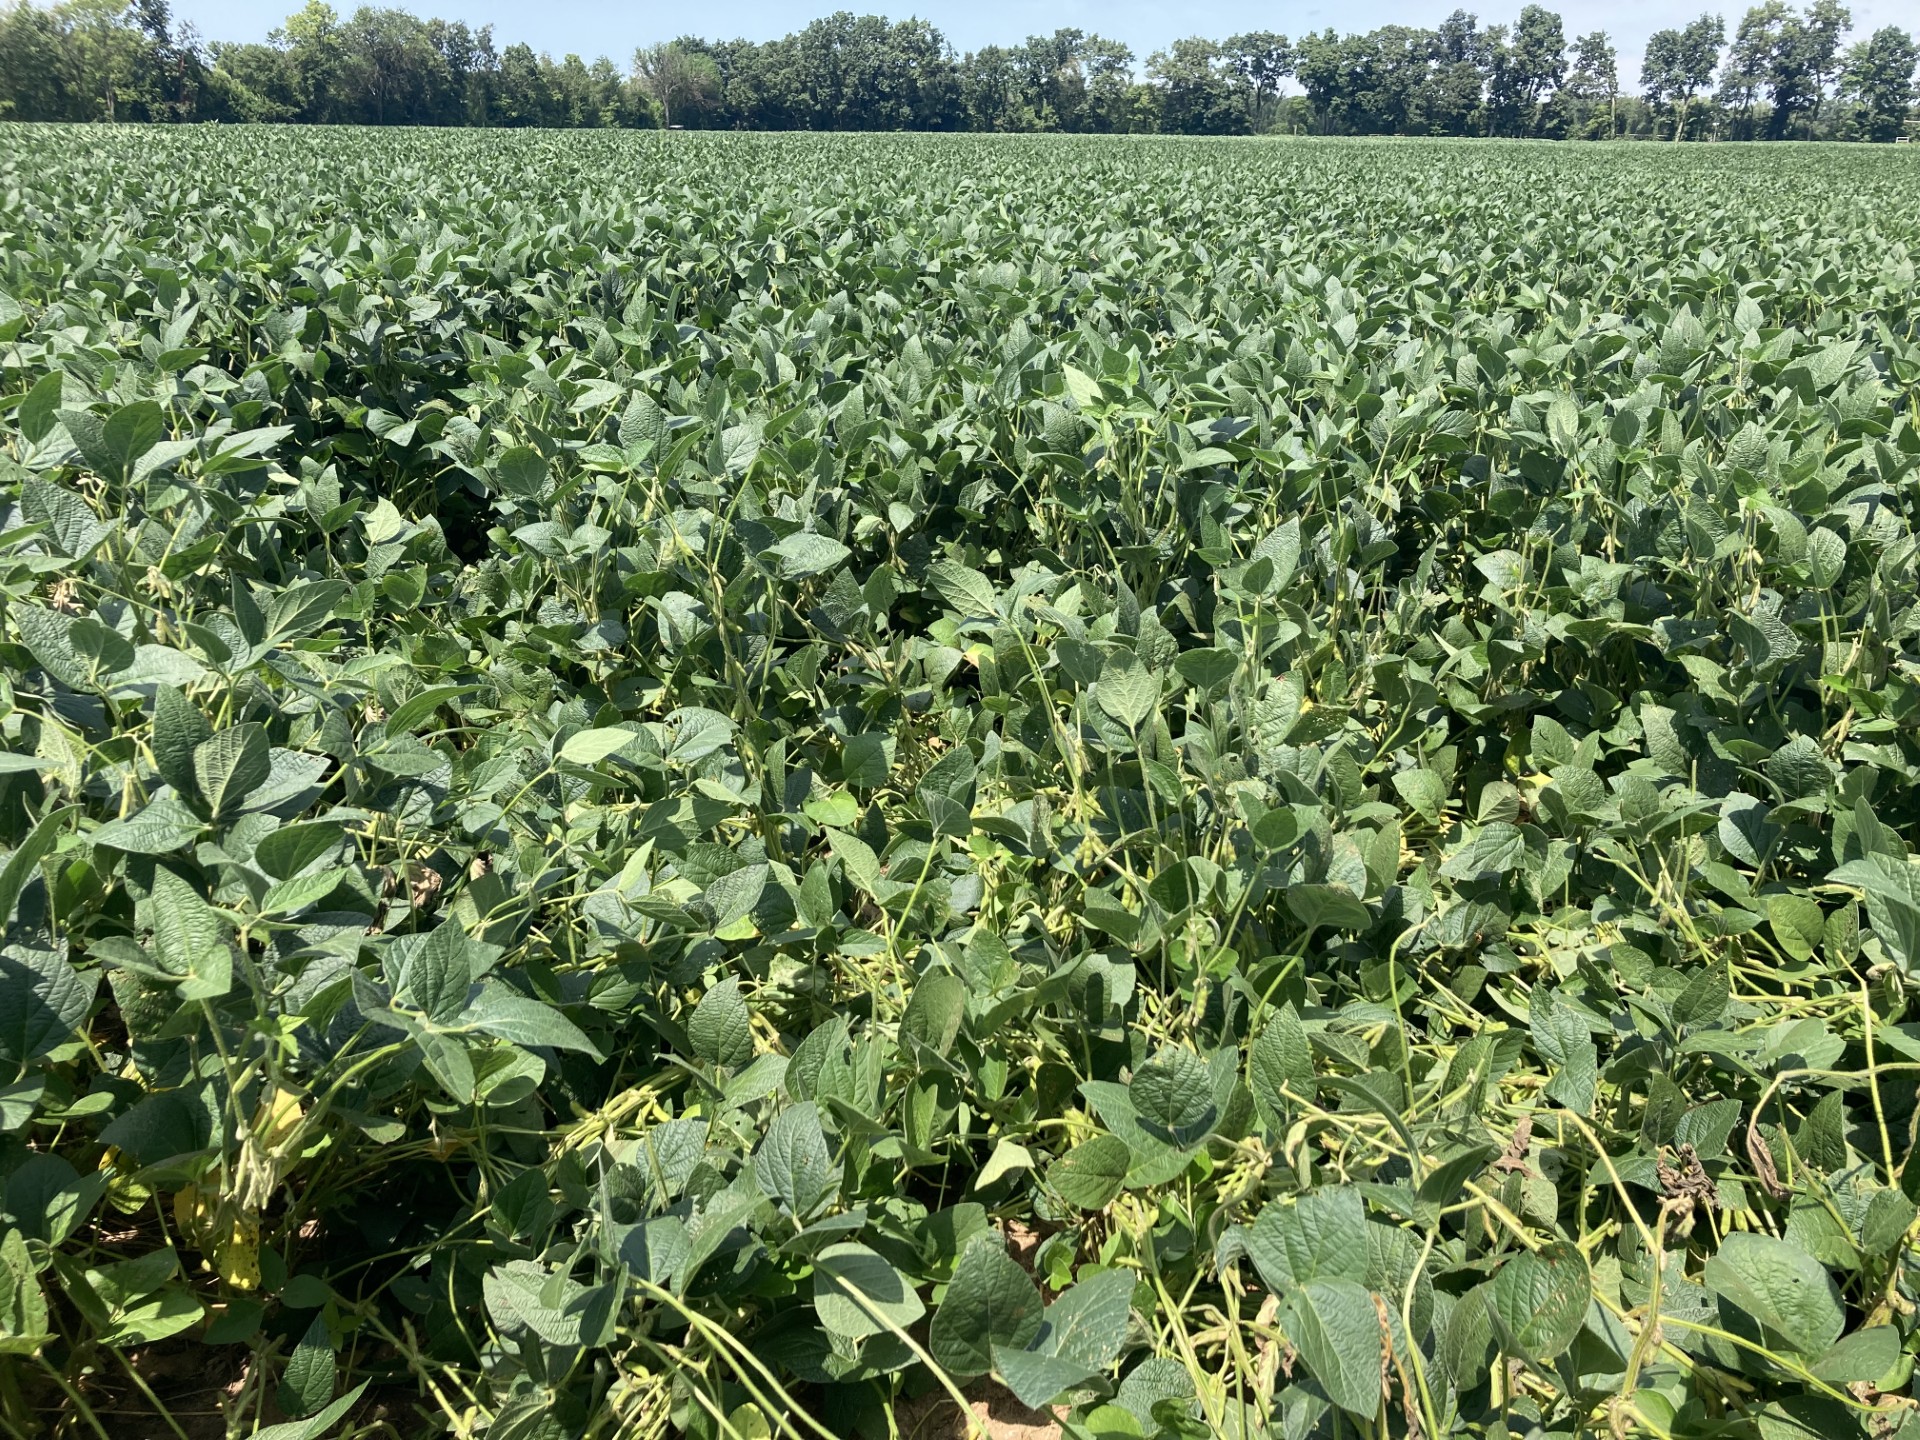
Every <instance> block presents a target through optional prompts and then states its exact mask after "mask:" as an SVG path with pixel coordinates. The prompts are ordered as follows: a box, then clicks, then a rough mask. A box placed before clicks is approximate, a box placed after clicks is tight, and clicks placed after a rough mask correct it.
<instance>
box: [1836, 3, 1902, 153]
mask: <svg viewBox="0 0 1920 1440" xmlns="http://www.w3.org/2000/svg"><path fill="white" fill-rule="evenodd" d="M1916 66H1920V46H1916V45H1915V44H1914V41H1913V37H1912V36H1911V35H1909V34H1907V32H1906V31H1904V30H1902V29H1899V28H1898V27H1897V26H1893V25H1887V26H1883V27H1882V28H1880V29H1878V30H1876V31H1874V32H1873V35H1872V37H1871V38H1869V39H1866V40H1862V41H1861V42H1860V43H1859V44H1857V45H1855V46H1854V47H1853V49H1852V50H1851V51H1849V52H1848V54H1847V61H1846V67H1845V70H1844V71H1843V78H1842V84H1843V87H1844V91H1845V93H1846V95H1847V97H1848V98H1849V99H1850V100H1852V101H1853V103H1854V105H1855V107H1856V108H1857V112H1858V123H1859V126H1860V132H1861V134H1863V135H1864V136H1866V138H1867V139H1869V140H1879V141H1883V142H1884V141H1888V140H1893V139H1895V138H1896V137H1898V136H1899V134H1900V132H1901V130H1902V129H1903V128H1904V127H1905V125H1906V120H1907V112H1908V111H1909V110H1911V109H1912V108H1913V102H1914V98H1915V85H1914V69H1915V67H1916Z"/></svg>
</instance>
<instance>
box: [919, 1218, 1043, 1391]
mask: <svg viewBox="0 0 1920 1440" xmlns="http://www.w3.org/2000/svg"><path fill="white" fill-rule="evenodd" d="M1045 1308H1046V1307H1045V1305H1044V1303H1043V1302H1042V1301H1041V1299H1040V1292H1039V1290H1038V1289H1036V1288H1035V1286H1034V1283H1033V1281H1032V1280H1031V1279H1030V1278H1029V1277H1028V1275H1027V1272H1026V1271H1024V1270H1022V1269H1021V1268H1020V1266H1019V1264H1018V1263H1017V1262H1016V1261H1015V1260H1014V1259H1013V1257H1012V1256H1010V1255H1008V1254H1007V1252H1006V1249H1005V1247H1004V1246H1003V1245H1002V1244H1001V1241H1000V1238H999V1237H998V1236H997V1235H993V1234H983V1235H976V1236H974V1237H973V1239H972V1240H970V1241H968V1242H967V1246H966V1248H965V1249H964V1250H962V1251H961V1252H960V1259H959V1262H958V1263H957V1264H956V1265H955V1266H954V1269H953V1279H952V1280H951V1281H950V1282H949V1283H948V1285H947V1294H946V1298H945V1299H944V1300H942V1301H941V1302H940V1308H939V1309H938V1310H937V1311H935V1312H934V1316H933V1324H932V1326H931V1327H930V1329H929V1331H928V1335H927V1346H928V1349H929V1351H930V1352H931V1353H932V1355H933V1358H934V1359H935V1361H937V1362H938V1363H939V1364H940V1365H941V1366H943V1367H944V1368H945V1369H946V1370H948V1371H949V1372H951V1373H952V1374H954V1375H959V1376H970V1375H984V1374H986V1373H987V1371H989V1370H991V1369H992V1368H993V1363H994V1357H993V1351H994V1347H995V1346H1001V1347H1005V1348H1007V1349H1011V1350H1024V1349H1025V1348H1026V1347H1027V1345H1028V1344H1029V1343H1031V1342H1032V1340H1033V1338H1034V1336H1035V1335H1037V1334H1038V1333H1039V1332H1040V1322H1041V1315H1042V1312H1043V1311H1044V1310H1045Z"/></svg>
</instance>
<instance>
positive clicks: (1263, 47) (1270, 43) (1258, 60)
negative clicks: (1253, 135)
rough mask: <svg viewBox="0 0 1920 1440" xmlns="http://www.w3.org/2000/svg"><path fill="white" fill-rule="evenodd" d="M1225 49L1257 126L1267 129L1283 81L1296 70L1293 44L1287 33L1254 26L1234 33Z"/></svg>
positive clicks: (1228, 62) (1224, 53)
mask: <svg viewBox="0 0 1920 1440" xmlns="http://www.w3.org/2000/svg"><path fill="white" fill-rule="evenodd" d="M1222 49H1223V55H1222V58H1223V60H1224V61H1225V63H1226V67H1227V69H1228V70H1229V71H1230V72H1231V73H1232V75H1233V77H1234V79H1235V81H1236V82H1237V84H1238V85H1239V87H1240V89H1241V91H1242V92H1243V93H1244V96H1245V100H1244V103H1245V105H1246V110H1247V114H1248V115H1249V116H1250V117H1251V119H1252V121H1253V128H1254V129H1255V130H1258V131H1265V130H1267V129H1268V128H1270V127H1271V125H1272V123H1273V112H1274V109H1275V106H1276V102H1277V101H1278V100H1279V98H1280V82H1281V81H1282V80H1284V79H1286V77H1287V76H1289V75H1291V74H1292V73H1293V46H1292V45H1290V44H1288V43H1287V37H1286V36H1284V35H1277V34H1275V33H1274V32H1273V31H1271V30H1254V31H1249V32H1248V33H1246V34H1244V35H1235V36H1232V37H1231V38H1229V39H1228V41H1227V43H1226V45H1225V46H1224V47H1222Z"/></svg>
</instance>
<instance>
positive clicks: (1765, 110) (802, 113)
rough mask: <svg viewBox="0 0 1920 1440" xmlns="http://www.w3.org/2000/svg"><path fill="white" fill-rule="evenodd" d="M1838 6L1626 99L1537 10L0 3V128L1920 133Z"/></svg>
mask: <svg viewBox="0 0 1920 1440" xmlns="http://www.w3.org/2000/svg"><path fill="white" fill-rule="evenodd" d="M1851 26H1852V15H1851V14H1850V12H1849V11H1848V9H1847V8H1846V6H1845V5H1844V4H1843V3H1841V0H1807V3H1806V5H1805V7H1804V8H1802V9H1796V8H1795V7H1794V5H1792V4H1790V3H1787V0H1762V3H1761V4H1758V5H1755V6H1753V7H1752V8H1751V9H1749V10H1748V11H1747V12H1746V13H1745V15H1744V16H1743V17H1742V18H1741V19H1740V21H1739V23H1738V25H1736V26H1735V27H1734V28H1733V31H1732V39H1731V41H1729V39H1728V28H1727V23H1726V20H1725V19H1724V17H1722V16H1720V15H1718V14H1714V13H1704V14H1702V15H1700V16H1699V17H1698V18H1697V19H1695V20H1693V21H1691V22H1690V23H1688V24H1686V25H1682V26H1676V27H1672V28H1668V29H1662V30H1659V31H1657V32H1655V33H1654V34H1653V35H1652V36H1651V37H1649V39H1648V41H1647V44H1646V48H1645V52H1644V55H1643V58H1642V61H1641V67H1640V75H1639V83H1638V93H1637V94H1635V93H1627V92H1625V91H1623V89H1622V83H1621V77H1620V73H1619V64H1618V52H1617V50H1616V47H1615V44H1614V41H1613V39H1612V38H1611V37H1610V36H1609V35H1608V34H1607V33H1606V32H1604V31H1595V32H1593V33H1592V34H1588V35H1581V36H1578V37H1576V38H1574V39H1573V40H1572V41H1571V42H1569V40H1568V37H1567V34H1566V30H1565V27H1564V26H1563V24H1562V23H1561V18H1560V16H1559V15H1558V14H1557V13H1556V12H1554V11H1552V10H1550V9H1547V8H1546V7H1545V6H1543V5H1538V4H1529V5H1526V6H1525V7H1524V8H1523V9H1521V11H1520V13H1519V15H1518V16H1517V17H1516V18H1515V19H1514V21H1513V22H1512V23H1511V24H1491V25H1483V24H1482V23H1481V21H1480V18H1479V17H1478V16H1477V15H1475V14H1473V13H1471V12H1470V11H1467V10H1455V11H1454V12H1453V13H1452V14H1450V15H1448V16H1447V17H1446V18H1445V19H1443V20H1442V21H1440V23H1439V24H1438V25H1437V26H1436V27H1434V28H1432V29H1422V28H1417V27H1413V26H1406V25H1383V26H1381V27H1379V28H1378V29H1375V30H1370V31H1367V32H1366V33H1364V34H1342V33H1340V32H1339V31H1337V30H1335V29H1333V28H1327V29H1324V30H1321V31H1319V32H1317V33H1315V32H1309V33H1307V34H1304V35H1301V36H1300V37H1298V38H1297V39H1289V38H1288V37H1287V36H1286V35H1282V34H1279V33H1277V32H1274V31H1268V30H1259V31H1250V32H1247V33H1245V34H1240V35H1233V36H1230V37H1228V38H1227V39H1225V40H1210V39H1206V38H1204V37H1201V36H1188V37H1186V38H1183V39H1179V40H1175V41H1174V42H1172V43H1171V44H1170V45H1168V46H1166V48H1164V49H1161V50H1156V51H1154V52H1153V53H1152V54H1150V55H1147V56H1145V57H1144V58H1142V57H1137V56H1135V55H1134V53H1133V52H1132V51H1131V50H1130V49H1129V48H1128V47H1127V46H1125V45H1123V44H1121V43H1120V42H1118V41H1116V40H1109V39H1106V38H1105V37H1103V36H1100V35H1095V34H1091V33H1089V32H1087V31H1084V30H1080V29H1073V28H1065V29H1058V30H1055V31H1054V32H1053V33H1052V34H1051V35H1030V36H1028V37H1027V38H1026V39H1025V40H1024V41H1022V42H1021V43H1019V44H1017V45H987V46H982V47H981V48H980V49H978V50H974V51H969V52H967V53H964V54H962V53H958V52H956V51H955V50H954V48H953V47H952V46H951V45H949V44H948V43H947V40H946V37H945V36H943V35H942V34H941V33H940V32H939V31H938V30H937V29H935V28H934V27H933V26H932V25H929V24H928V23H927V22H925V21H924V20H903V21H894V20H889V19H886V18H885V17H883V16H879V15H854V14H852V13H850V12H847V11H839V12H837V13H835V14H832V15H827V16H824V17H822V18H821V19H818V20H815V21H813V22H812V23H810V24H808V25H807V26H805V27H804V28H803V29H801V30H798V31H796V32H794V33H793V34H791V35H786V36H782V37H781V38H780V39H777V40H768V41H752V40H706V39H701V38H699V37H696V36H691V35H688V36H682V37H680V38H679V39H676V40H671V41H665V42H661V43H658V44H652V45H647V46H643V47H642V48H640V49H639V50H637V51H635V52H634V54H633V55H632V56H631V57H630V59H629V61H628V63H627V64H626V66H625V67H624V68H623V67H621V66H620V65H617V64H616V63H615V62H614V61H612V60H610V59H607V58H606V57H604V56H603V57H601V58H598V59H596V60H593V61H592V62H588V61H586V60H583V59H582V58H581V57H580V56H578V55H567V56H564V57H562V58H561V59H559V60H555V59H554V58H553V57H552V56H551V55H547V54H542V53H536V52H535V51H534V50H533V49H532V47H530V46H527V45H509V46H506V47H505V48H504V49H501V48H498V47H496V45H495V43H494V37H493V31H492V27H490V26H481V27H479V28H477V29H475V28H470V27H469V26H467V25H466V24H464V23H462V22H460V21H449V20H437V19H430V20H422V19H420V18H418V17H417V16H415V15H413V14H410V13H409V12H407V11H405V10H400V9H394V8H385V7H376V6H362V7H360V8H359V9H357V10H354V11H353V12H352V13H351V14H343V13H342V12H340V11H337V10H335V9H334V8H333V7H332V6H330V5H328V4H326V3H325V0H308V3H307V5H306V7H305V8H304V9H302V10H300V11H298V12H297V13H295V14H293V15H290V16H288V17H287V19H286V21H285V22H284V23H283V24H282V25H281V26H280V27H279V28H278V29H276V30H274V31H273V32H272V33H271V34H270V35H268V37H267V39H266V41H265V42H264V43H258V44H227V43H220V42H214V43H208V42H206V41H204V40H203V39H202V38H201V37H200V36H198V35H197V34H195V33H194V31H193V30H192V28H191V27H190V26H187V25H183V24H180V23H177V22H176V21H175V20H174V18H173V16H172V14H171V12H170V10H169V8H168V3H167V0H132V3H126V0H61V3H57V4H52V5H46V4H34V3H29V0H0V118H4V119H17V120H103V121H160V122H181V121H196V120H219V121H228V122H233V121H284V122H293V123H305V124H362V125H474V126H554V127H568V128H613V127H644V126H656V125H658V126H666V125H673V126H684V127H686V128H689V129H737V130H972V131H1040V130H1055V131H1064V132H1069V133H1082V134H1084V133H1094V134H1122V133H1133V132H1138V133H1168V134H1192V135H1246V134H1267V133H1272V132H1293V133H1305V134H1317V135H1486V136H1504V137H1512V138H1554V139H1590V140H1598V139H1616V138H1639V139H1663V140H1707V139H1728V140H1785V139H1843V140H1873V141H1888V140H1892V139H1895V138H1898V137H1900V136H1901V135H1903V134H1914V133H1916V132H1920V118H1917V117H1916V115H1915V103H1916V96H1917V94H1920V83H1917V78H1916V75H1915V70H1916V68H1917V67H1920V50H1917V49H1916V46H1915V43H1914V40H1913V37H1912V36H1911V35H1909V34H1908V33H1907V32H1906V31H1904V30H1902V29H1900V28H1899V27H1897V26H1892V25H1889V26H1885V27H1883V28H1881V29H1878V30H1876V31H1874V33H1873V34H1872V35H1871V36H1869V37H1867V38H1866V39H1863V40H1859V41H1856V42H1855V43H1854V44H1852V45H1851V46H1848V45H1847V44H1846V43H1845V42H1846V39H1847V35H1848V31H1849V30H1850V29H1851Z"/></svg>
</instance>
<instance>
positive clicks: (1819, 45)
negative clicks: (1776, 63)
mask: <svg viewBox="0 0 1920 1440" xmlns="http://www.w3.org/2000/svg"><path fill="white" fill-rule="evenodd" d="M1852 28H1853V13H1852V12H1851V11H1849V10H1848V9H1847V7H1846V6H1845V5H1842V4H1841V3H1840V0H1813V3H1812V4H1811V5H1809V6H1807V18H1806V21H1805V22H1804V25H1803V29H1804V30H1805V32H1806V42H1805V43H1806V66H1807V74H1808V76H1809V78H1810V79H1811V80H1812V82H1813V104H1812V106H1811V107H1810V109H1811V112H1812V113H1811V115H1810V117H1809V119H1810V120H1817V119H1818V118H1819V116H1820V104H1821V102H1822V101H1823V100H1824V99H1825V98H1826V94H1827V89H1828V87H1829V86H1831V85H1832V84H1833V83H1834V82H1835V81H1837V80H1838V79H1839V78H1840V71H1841V66H1842V61H1841V58H1840V40H1841V37H1842V36H1844V35H1845V34H1846V33H1847V31H1848V30H1850V29H1852Z"/></svg>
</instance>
